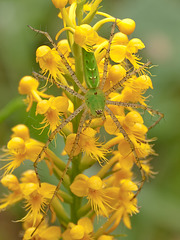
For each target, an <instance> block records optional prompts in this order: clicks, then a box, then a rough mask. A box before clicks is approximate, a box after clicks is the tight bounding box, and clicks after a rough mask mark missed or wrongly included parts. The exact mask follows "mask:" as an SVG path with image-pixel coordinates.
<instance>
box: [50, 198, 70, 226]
mask: <svg viewBox="0 0 180 240" xmlns="http://www.w3.org/2000/svg"><path fill="white" fill-rule="evenodd" d="M52 207H53V209H54V211H55V213H56V216H57V217H58V219H59V221H60V223H61V224H62V225H64V226H66V227H67V224H68V223H69V222H70V219H69V217H68V216H67V214H66V211H65V209H64V208H63V206H62V204H61V203H60V201H59V200H58V198H57V197H55V198H54V199H53V201H52Z"/></svg>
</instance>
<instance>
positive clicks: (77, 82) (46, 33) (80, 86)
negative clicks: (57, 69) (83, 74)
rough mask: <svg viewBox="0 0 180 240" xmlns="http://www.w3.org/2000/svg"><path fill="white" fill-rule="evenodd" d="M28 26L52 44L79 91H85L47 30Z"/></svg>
mask: <svg viewBox="0 0 180 240" xmlns="http://www.w3.org/2000/svg"><path fill="white" fill-rule="evenodd" d="M28 27H29V28H30V29H31V30H33V31H34V32H37V33H40V34H43V35H44V36H45V37H46V38H47V39H48V40H49V42H50V43H51V44H52V46H53V47H54V48H55V49H56V51H57V52H58V53H59V55H60V57H61V58H62V61H63V62H64V65H65V66H66V68H67V70H68V71H69V73H70V75H71V77H72V78H73V80H74V81H75V83H76V85H77V86H78V87H79V88H80V89H81V91H82V92H83V93H86V92H87V90H86V89H85V88H84V87H83V86H82V84H81V83H80V81H79V80H78V78H77V77H76V74H75V73H74V71H73V70H72V68H71V66H70V65H69V63H68V61H67V59H66V58H65V56H64V55H63V54H62V52H61V51H60V50H59V49H58V47H57V46H56V44H55V43H54V41H53V40H52V38H51V36H50V35H49V33H48V32H44V31H41V30H38V29H35V28H33V27H31V26H30V25H28Z"/></svg>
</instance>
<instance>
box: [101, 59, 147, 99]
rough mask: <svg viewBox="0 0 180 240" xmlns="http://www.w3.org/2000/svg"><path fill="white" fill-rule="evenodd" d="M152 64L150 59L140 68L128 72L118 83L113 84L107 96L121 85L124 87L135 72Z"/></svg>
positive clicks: (106, 93)
mask: <svg viewBox="0 0 180 240" xmlns="http://www.w3.org/2000/svg"><path fill="white" fill-rule="evenodd" d="M150 64H151V62H150V61H148V62H147V63H145V64H144V65H143V66H141V67H140V68H138V69H135V70H134V71H132V72H130V73H128V74H126V76H125V77H124V78H123V79H122V80H120V81H119V82H118V83H116V84H115V85H114V86H112V87H111V88H110V89H109V90H107V91H106V92H105V96H108V95H109V94H110V93H111V92H114V91H115V90H116V89H117V88H119V87H123V83H125V82H126V81H127V80H128V79H129V78H130V77H131V76H133V75H134V74H136V73H139V72H141V71H142V69H144V68H146V67H148V66H149V65H150Z"/></svg>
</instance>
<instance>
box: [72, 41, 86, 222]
mask: <svg viewBox="0 0 180 240" xmlns="http://www.w3.org/2000/svg"><path fill="white" fill-rule="evenodd" d="M73 53H74V58H75V73H76V76H77V78H78V80H79V81H80V82H81V83H82V82H83V63H82V49H81V47H80V46H78V45H77V44H75V43H74V44H73ZM74 90H75V91H76V92H78V91H79V88H78V86H77V85H76V83H74ZM73 103H74V109H77V108H78V107H79V106H80V105H81V104H82V101H81V100H80V99H78V98H76V97H74V102H73ZM81 115H82V114H78V115H77V116H76V118H75V119H73V121H72V123H73V132H74V133H77V130H78V125H79V122H80V118H81ZM81 158H82V154H79V155H78V156H76V157H74V158H73V160H72V174H71V182H73V180H74V178H75V176H77V175H78V174H79V173H80V169H79V165H80V162H81ZM72 196H73V204H72V205H71V220H72V222H74V223H77V220H78V216H77V209H79V208H80V206H81V200H82V199H81V198H79V197H77V196H75V195H74V194H72Z"/></svg>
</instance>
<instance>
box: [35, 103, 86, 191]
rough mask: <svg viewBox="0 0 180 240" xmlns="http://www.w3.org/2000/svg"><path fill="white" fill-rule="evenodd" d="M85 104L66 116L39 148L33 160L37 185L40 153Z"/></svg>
mask: <svg viewBox="0 0 180 240" xmlns="http://www.w3.org/2000/svg"><path fill="white" fill-rule="evenodd" d="M84 106H85V104H82V105H81V106H80V107H78V108H77V109H76V110H75V111H74V112H73V113H72V114H71V115H70V116H69V117H68V118H66V119H65V120H64V121H63V122H62V123H61V124H60V125H59V126H58V127H57V128H56V129H55V130H54V131H53V132H52V133H51V134H50V136H49V138H48V140H47V142H46V143H45V145H44V146H43V148H42V149H41V152H40V153H39V154H38V156H37V158H36V160H35V162H34V164H33V165H34V170H35V173H36V176H37V179H38V182H39V186H40V187H41V182H40V177H39V174H38V170H37V164H38V162H39V161H40V160H41V158H42V154H43V153H44V152H45V151H46V149H47V148H48V146H49V144H50V143H51V142H52V140H53V139H54V137H55V136H56V134H57V133H58V132H59V131H61V129H62V128H63V127H65V126H66V125H67V124H68V123H69V122H70V121H71V120H72V119H74V118H75V117H76V116H77V115H78V114H79V113H80V112H81V111H82V110H83V108H84Z"/></svg>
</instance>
